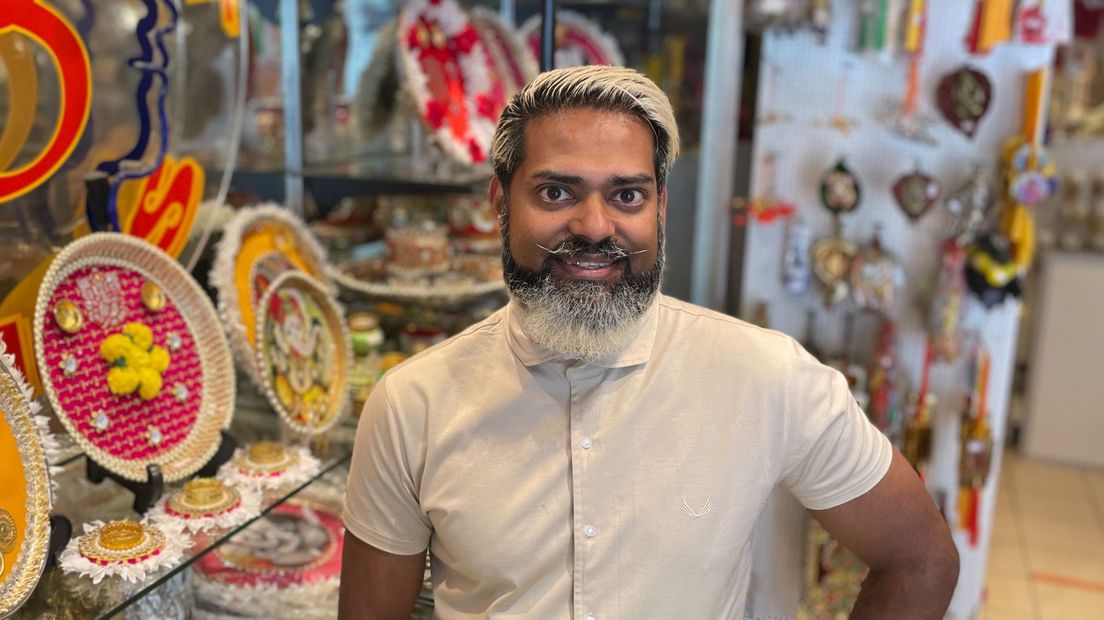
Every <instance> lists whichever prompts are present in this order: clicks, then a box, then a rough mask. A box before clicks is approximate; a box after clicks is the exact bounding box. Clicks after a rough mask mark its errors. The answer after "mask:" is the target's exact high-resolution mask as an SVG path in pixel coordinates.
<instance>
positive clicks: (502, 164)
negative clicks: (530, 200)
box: [491, 65, 679, 192]
mask: <svg viewBox="0 0 1104 620" xmlns="http://www.w3.org/2000/svg"><path fill="white" fill-rule="evenodd" d="M580 108H589V109H595V110H603V111H612V112H624V113H626V114H630V115H632V116H635V117H637V118H639V119H640V120H641V121H643V122H644V123H645V124H646V125H648V126H649V127H650V128H651V130H652V133H653V134H654V135H655V140H654V156H653V160H654V162H655V175H656V186H657V188H658V190H659V191H660V192H662V191H664V188H665V187H666V185H667V174H668V173H669V172H670V170H671V166H672V164H674V162H675V158H677V157H678V152H679V135H678V125H677V123H676V122H675V112H674V110H672V109H671V102H670V100H668V99H667V95H666V94H664V93H663V91H662V90H660V88H659V87H658V86H656V85H655V82H653V81H651V80H650V79H648V77H647V76H645V75H643V74H642V73H639V72H637V71H634V70H632V69H627V68H625V67H610V66H606V65H591V66H585V67H571V68H569V69H555V70H553V71H548V72H546V73H542V74H540V75H538V76H537V77H536V79H534V80H533V81H532V82H530V83H529V84H527V85H526V86H525V88H523V89H522V90H521V91H520V92H518V93H517V94H516V95H514V97H513V98H512V99H511V100H510V103H508V104H507V105H506V109H504V110H503V111H502V116H501V118H499V120H498V128H497V129H496V130H495V136H494V142H493V143H492V145H491V162H492V163H493V164H494V172H495V176H497V177H498V180H499V182H501V183H502V185H503V186H504V187H508V186H509V184H510V180H511V179H512V178H513V176H514V172H516V171H517V169H518V167H519V166H521V161H522V160H523V159H524V158H525V126H526V124H528V122H529V121H531V120H533V119H536V118H540V117H542V116H545V115H547V114H552V113H555V112H562V111H565V110H573V109H580Z"/></svg>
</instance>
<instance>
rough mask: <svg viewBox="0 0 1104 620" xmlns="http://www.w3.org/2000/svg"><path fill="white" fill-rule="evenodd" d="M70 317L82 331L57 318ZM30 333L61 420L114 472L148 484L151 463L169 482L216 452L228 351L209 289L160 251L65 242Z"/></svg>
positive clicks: (226, 404) (226, 393) (100, 237)
mask: <svg viewBox="0 0 1104 620" xmlns="http://www.w3.org/2000/svg"><path fill="white" fill-rule="evenodd" d="M62 305H64V307H65V308H66V311H65V312H63V313H58V312H55V308H57V307H59V306H62ZM73 313H76V314H78V315H79V316H80V317H81V320H80V322H79V323H80V326H79V328H74V323H73V322H72V321H68V320H66V321H62V319H60V318H59V316H60V317H67V316H70V315H72V314H73ZM34 336H35V350H36V354H37V356H38V367H39V368H40V369H41V371H42V383H43V388H44V391H45V392H46V394H47V396H48V397H49V399H50V403H51V405H53V408H54V411H55V412H56V413H57V417H58V418H59V420H60V421H61V423H62V425H63V426H65V428H66V430H67V431H69V434H70V435H72V436H73V438H74V439H75V440H76V441H77V443H78V444H80V446H81V448H83V449H84V451H85V453H86V454H87V455H88V456H89V458H91V459H93V460H94V461H96V462H97V463H99V464H101V465H103V466H104V467H105V468H107V469H108V470H110V471H112V472H114V473H115V474H118V475H119V476H122V477H124V478H127V479H129V480H135V481H139V482H141V481H143V480H145V479H146V465H148V464H151V463H156V464H158V465H160V467H161V471H162V474H163V475H164V477H165V480H166V481H167V482H173V481H176V480H180V479H182V478H186V477H188V476H190V475H192V474H194V473H195V472H196V471H197V470H198V469H199V468H200V467H202V466H203V465H204V463H206V462H207V460H209V459H210V458H211V456H212V455H213V454H214V452H215V450H216V449H217V448H218V445H219V431H220V430H221V429H222V428H224V427H226V426H227V425H228V424H229V422H230V417H231V415H232V414H233V404H234V388H235V385H234V367H233V363H232V361H231V358H230V352H229V349H228V347H227V344H226V339H225V337H224V336H223V333H222V329H221V327H220V325H219V321H218V315H217V314H216V313H215V310H214V307H213V306H212V305H211V302H210V300H209V299H208V298H207V296H206V294H204V292H203V290H202V289H200V288H199V285H198V284H196V282H195V281H194V280H193V279H192V278H191V276H190V275H189V274H188V272H186V271H185V270H184V269H183V268H182V267H181V266H180V265H179V264H178V263H177V262H176V261H175V260H174V259H172V258H171V257H169V256H168V255H167V254H165V253H164V252H163V251H161V250H160V249H159V248H157V247H155V246H153V245H151V244H149V243H147V242H145V241H142V240H140V239H137V238H135V237H131V236H129V235H122V234H117V233H96V234H92V235H89V236H87V237H83V238H81V239H78V240H77V241H74V242H73V243H71V244H69V245H68V246H66V248H65V249H64V250H63V251H62V252H61V253H60V254H59V255H58V257H57V258H56V259H55V260H54V262H53V263H52V264H51V265H50V269H49V271H47V273H46V277H45V279H44V280H43V283H42V286H41V288H40V289H39V292H38V301H37V305H36V309H35V325H34ZM163 388H164V389H163Z"/></svg>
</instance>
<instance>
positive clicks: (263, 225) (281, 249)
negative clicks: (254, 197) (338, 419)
mask: <svg viewBox="0 0 1104 620" xmlns="http://www.w3.org/2000/svg"><path fill="white" fill-rule="evenodd" d="M295 270H297V271H302V272H304V273H307V274H309V275H310V276H311V277H313V278H315V279H316V280H318V281H320V282H322V283H323V284H324V285H325V286H327V287H328V286H330V283H329V281H328V279H327V277H326V252H325V250H323V249H322V246H321V245H320V244H319V243H318V241H317V240H316V239H315V238H314V235H313V234H311V232H310V231H309V230H308V229H307V227H306V225H305V224H304V223H303V221H302V220H300V219H299V218H297V217H295V215H294V214H292V213H291V212H290V211H288V210H287V209H285V208H283V207H281V206H279V205H276V204H271V203H270V204H265V205H260V206H257V207H251V208H247V209H242V210H240V211H238V213H237V214H236V215H235V216H234V218H233V219H232V220H230V222H229V223H227V225H226V228H225V229H224V231H223V235H222V241H221V242H219V246H218V252H217V254H216V257H215V266H214V268H213V269H212V270H211V282H212V284H214V286H215V289H216V290H217V291H218V308H219V314H221V315H222V318H223V322H224V323H225V325H226V332H227V334H229V336H230V347H231V348H232V349H233V351H234V358H235V359H236V360H237V362H238V364H240V365H241V366H242V368H244V369H245V371H246V373H248V374H249V377H250V378H251V379H252V380H253V383H254V385H256V386H258V387H260V386H261V385H262V384H263V380H262V378H261V373H259V372H258V371H257V365H256V362H255V359H256V352H255V346H254V341H253V328H254V325H255V323H256V316H255V308H256V307H257V303H258V302H259V301H260V300H261V297H262V296H263V295H264V293H265V291H266V290H267V289H268V287H269V286H270V285H271V284H272V281H273V280H275V279H276V278H277V277H278V276H279V275H280V274H282V273H284V272H285V271H295Z"/></svg>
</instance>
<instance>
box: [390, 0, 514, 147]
mask: <svg viewBox="0 0 1104 620" xmlns="http://www.w3.org/2000/svg"><path fill="white" fill-rule="evenodd" d="M398 41H399V52H400V53H399V56H400V57H401V59H402V61H401V63H402V68H403V72H404V74H405V78H406V79H405V83H406V85H407V88H409V89H410V92H411V93H412V94H413V96H414V102H415V104H416V105H417V106H418V113H419V115H420V116H421V117H422V120H423V121H424V122H425V123H426V124H427V125H428V126H429V127H430V128H431V129H432V130H433V132H434V135H435V136H436V138H437V141H438V143H439V144H440V145H441V149H442V150H443V151H444V152H445V153H446V154H448V155H449V156H450V157H452V158H453V159H455V160H457V161H459V162H461V163H464V164H469V165H471V164H483V163H485V162H486V161H487V160H488V157H489V155H490V150H491V140H492V139H493V137H494V131H495V125H496V124H497V123H498V116H499V114H501V112H502V108H503V107H505V105H506V95H505V87H504V85H503V83H502V80H501V79H499V77H498V74H497V71H496V69H495V65H494V60H493V59H492V58H491V56H490V54H488V52H487V49H486V47H484V45H483V43H482V42H481V41H480V39H479V34H478V33H477V32H476V31H475V28H474V27H472V24H471V22H470V21H469V20H468V16H467V14H466V13H464V11H463V9H461V8H460V6H459V5H458V4H457V3H456V2H455V1H454V0H409V1H408V2H406V3H405V4H404V5H403V8H402V10H401V11H400V12H399V38H398ZM423 63H436V64H437V66H438V67H439V68H440V73H438V74H437V76H434V78H433V79H443V80H444V83H443V84H435V85H431V84H430V83H429V81H430V79H431V78H430V75H429V74H428V73H427V70H426V68H425V65H424V64H423ZM431 86H433V88H432V89H431ZM434 91H436V94H435V92H434Z"/></svg>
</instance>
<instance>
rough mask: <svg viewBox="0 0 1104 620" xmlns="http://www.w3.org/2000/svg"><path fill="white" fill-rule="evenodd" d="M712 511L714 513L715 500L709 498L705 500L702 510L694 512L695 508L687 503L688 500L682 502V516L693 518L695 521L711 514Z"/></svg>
mask: <svg viewBox="0 0 1104 620" xmlns="http://www.w3.org/2000/svg"><path fill="white" fill-rule="evenodd" d="M712 511H713V500H712V499H710V498H708V497H707V498H705V503H704V504H702V507H701V509H700V510H694V509H693V508H691V507H690V504H687V503H686V500H682V514H684V515H686V516H688V517H692V518H694V519H700V518H702V517H704V516H705V515H707V514H709V513H710V512H712Z"/></svg>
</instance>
